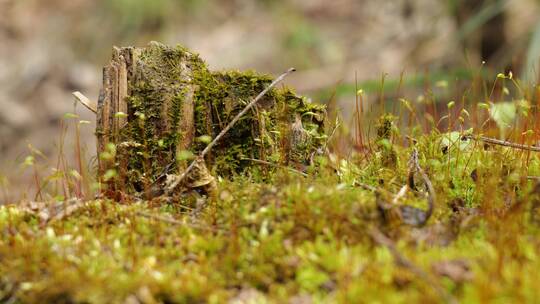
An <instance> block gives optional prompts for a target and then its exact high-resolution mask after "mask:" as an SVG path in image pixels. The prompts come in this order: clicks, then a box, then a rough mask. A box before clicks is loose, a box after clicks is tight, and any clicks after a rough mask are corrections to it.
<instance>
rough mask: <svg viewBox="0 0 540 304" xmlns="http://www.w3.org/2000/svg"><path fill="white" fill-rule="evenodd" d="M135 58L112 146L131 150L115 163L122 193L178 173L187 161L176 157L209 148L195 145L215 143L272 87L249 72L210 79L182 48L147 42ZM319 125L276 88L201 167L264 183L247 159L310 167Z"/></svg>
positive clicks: (321, 114) (299, 100)
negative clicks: (122, 116) (122, 165)
mask: <svg viewBox="0 0 540 304" xmlns="http://www.w3.org/2000/svg"><path fill="white" fill-rule="evenodd" d="M133 53H134V54H135V55H134V56H133V58H134V59H133V67H132V75H130V76H128V92H129V93H128V95H129V96H128V98H127V108H128V117H127V125H126V126H124V127H123V128H122V129H121V130H120V136H119V140H118V142H117V144H120V146H122V143H124V145H126V143H128V144H127V146H129V149H124V151H123V152H122V151H121V152H120V153H119V154H118V155H119V157H120V158H121V159H120V160H118V159H117V164H118V163H121V162H122V161H126V160H127V168H125V169H124V170H123V171H125V172H126V175H127V176H126V180H125V181H124V184H126V186H127V187H128V190H129V189H130V187H131V188H132V189H131V190H135V191H142V190H144V188H145V187H147V185H152V184H155V182H156V180H157V179H159V178H160V176H163V174H164V173H174V172H178V171H180V170H181V169H182V168H183V167H185V166H186V164H187V161H189V159H188V160H181V161H180V162H178V161H177V158H178V157H177V156H178V155H179V154H185V152H186V151H189V152H190V153H191V154H197V153H198V152H200V151H201V150H202V149H203V148H204V147H205V146H206V144H207V141H205V140H199V139H201V138H206V139H211V138H214V137H215V136H216V135H217V134H218V133H219V132H220V131H221V130H222V129H223V128H225V126H226V125H227V123H229V122H230V121H231V120H232V118H233V117H234V116H235V115H236V114H238V113H239V112H240V111H241V110H242V109H243V108H244V107H245V106H246V105H247V103H248V102H250V101H251V100H252V99H253V98H254V97H255V96H256V95H258V94H259V93H260V92H261V91H262V90H264V88H266V87H267V86H268V85H269V84H270V83H271V82H272V77H270V76H268V75H260V74H257V73H255V72H252V71H248V72H238V71H225V72H212V71H210V70H208V68H207V66H206V64H205V63H204V62H203V61H202V60H201V59H200V58H199V57H198V56H197V55H196V54H193V53H191V52H189V51H188V50H186V49H185V48H183V47H181V46H178V47H175V48H172V47H168V46H165V45H162V44H158V43H152V44H150V45H149V46H148V47H147V48H143V49H134V51H133ZM324 120H325V108H324V107H323V106H320V105H315V104H312V103H310V102H309V101H308V100H307V99H305V98H303V97H299V96H297V95H296V94H295V93H294V92H293V91H292V90H290V89H288V88H284V89H275V88H274V89H272V90H270V91H269V92H268V94H267V95H266V96H265V97H263V99H262V100H260V102H259V103H258V104H257V105H256V106H255V107H254V108H253V110H252V111H251V112H250V113H248V114H246V115H245V116H244V117H242V118H241V120H240V121H239V122H238V123H237V124H236V125H235V126H234V128H233V129H232V130H231V131H230V132H229V133H227V135H226V136H225V137H224V138H223V139H222V140H221V141H220V142H219V143H218V144H217V145H216V146H215V147H214V149H213V150H212V153H210V154H209V155H208V156H207V158H206V163H207V166H208V167H209V168H210V169H211V171H212V172H214V173H215V174H217V175H220V176H231V175H234V174H248V175H251V176H254V177H264V176H265V174H263V175H261V174H260V173H264V172H262V171H260V170H259V169H258V168H256V167H258V166H259V165H257V166H254V163H253V162H251V161H249V160H246V159H257V160H263V161H270V162H273V163H276V164H280V165H292V166H296V167H299V166H300V167H301V166H306V165H309V163H310V162H311V159H312V156H313V155H314V153H316V151H317V149H318V148H320V147H321V146H322V145H323V143H324V139H325V134H324ZM299 134H300V135H301V136H300V137H298V135H299ZM122 159H123V160H122ZM268 170H270V168H266V171H268Z"/></svg>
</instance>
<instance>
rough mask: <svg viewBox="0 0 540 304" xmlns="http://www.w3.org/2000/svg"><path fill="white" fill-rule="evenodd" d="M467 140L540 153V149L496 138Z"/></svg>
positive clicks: (472, 137)
mask: <svg viewBox="0 0 540 304" xmlns="http://www.w3.org/2000/svg"><path fill="white" fill-rule="evenodd" d="M465 138H470V139H473V140H479V141H482V142H485V143H486V144H490V145H497V146H503V147H509V148H514V149H520V150H527V151H534V152H540V147H536V146H529V145H522V144H518V143H513V142H510V141H506V140H500V139H495V138H490V137H485V136H474V135H466V136H465Z"/></svg>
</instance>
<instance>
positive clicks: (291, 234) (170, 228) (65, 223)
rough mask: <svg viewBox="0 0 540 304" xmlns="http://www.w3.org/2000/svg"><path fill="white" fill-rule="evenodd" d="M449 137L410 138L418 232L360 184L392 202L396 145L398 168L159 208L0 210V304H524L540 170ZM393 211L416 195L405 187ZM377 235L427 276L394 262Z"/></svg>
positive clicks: (228, 191)
mask: <svg viewBox="0 0 540 304" xmlns="http://www.w3.org/2000/svg"><path fill="white" fill-rule="evenodd" d="M454 135H455V134H454ZM454 135H452V134H439V133H436V132H434V133H431V134H429V135H424V136H421V137H418V138H417V144H416V148H417V149H418V152H419V158H420V159H419V162H420V165H421V167H422V168H423V169H424V170H425V171H426V173H427V175H428V176H429V177H430V179H431V180H432V182H433V184H434V187H435V189H436V193H437V201H436V206H435V211H434V214H433V216H432V217H431V218H430V220H429V222H428V224H427V225H426V226H424V227H422V228H411V227H408V226H406V225H403V224H400V223H399V221H398V222H397V223H392V224H389V223H383V222H381V219H380V217H379V215H378V213H377V204H376V200H377V196H376V195H375V194H374V193H373V192H371V191H369V190H365V189H364V188H361V187H358V186H357V185H358V184H368V185H371V186H375V187H378V188H380V189H383V190H384V191H388V192H391V193H397V192H398V190H399V189H400V187H401V186H402V185H404V184H406V183H407V161H408V159H409V157H410V154H411V152H412V147H406V146H401V145H394V147H393V149H394V150H393V151H395V156H396V159H397V161H396V162H395V164H394V166H395V167H394V168H393V169H389V168H388V167H385V165H384V164H385V160H384V153H381V152H374V153H372V154H370V155H367V156H364V157H360V156H358V157H352V158H350V159H348V160H345V159H342V160H336V159H335V158H334V157H326V156H320V157H318V158H317V159H316V165H314V166H312V167H309V168H308V169H307V172H308V174H309V176H308V177H307V178H305V177H302V176H300V175H298V174H294V173H291V172H288V171H287V170H278V171H277V172H276V173H275V174H274V175H273V176H272V178H271V180H270V181H268V182H266V183H260V182H253V180H251V179H250V178H249V177H240V176H238V177H236V178H234V179H233V180H226V179H224V180H221V181H220V182H219V183H218V192H217V196H216V197H215V198H210V199H205V198H202V197H197V195H196V194H193V195H191V196H186V197H185V198H184V199H182V200H181V201H177V202H173V203H170V204H164V203H160V202H159V200H155V201H152V202H147V201H139V202H135V201H134V202H126V203H123V204H119V203H116V202H113V201H107V200H97V201H90V202H88V204H87V206H85V207H83V208H81V209H80V210H79V211H77V212H76V213H74V214H72V215H70V216H68V217H66V218H64V219H62V220H60V221H56V222H52V223H49V224H42V223H40V221H39V220H38V218H37V217H35V216H34V215H31V214H28V213H25V212H23V211H21V210H20V209H19V208H18V207H17V206H4V207H0V235H1V237H0V273H1V274H2V275H1V276H0V301H2V302H10V303H201V302H209V303H222V302H227V301H237V302H240V303H284V302H287V301H291V302H293V303H327V302H341V303H358V302H383V303H411V302H415V303H418V302H422V303H435V302H443V301H445V298H443V297H442V296H441V294H440V293H438V292H436V290H437V289H436V288H441V289H442V290H444V293H447V296H448V297H452V298H455V299H457V300H459V301H462V302H463V303H486V302H500V303H510V302H514V303H525V302H528V303H532V302H535V301H536V300H537V299H538V297H539V296H540V283H539V281H538V280H537V277H538V269H540V234H539V232H540V227H539V226H538V225H539V224H538V223H535V222H534V212H537V210H535V209H534V208H533V207H534V206H535V205H537V204H538V199H539V198H538V196H540V194H539V193H536V192H535V191H538V189H536V190H535V189H534V184H535V183H534V182H533V181H530V180H527V179H525V178H524V176H525V175H535V174H538V173H540V162H539V161H540V159H539V157H538V156H537V155H535V154H531V155H528V154H529V153H527V152H523V151H516V150H513V149H509V148H506V147H489V148H486V147H484V145H482V144H479V143H477V142H475V141H472V140H465V139H461V138H460V137H459V136H457V137H456V136H454ZM451 138H454V140H452V139H451ZM456 138H457V141H456V140H455V139H456ZM525 169H527V172H526V173H525V171H524V170H525ZM473 172H474V173H473ZM195 201H198V202H199V203H194V202H195ZM201 202H204V204H202V203H201ZM398 204H408V205H415V206H417V207H419V208H425V204H426V199H425V197H424V195H422V194H421V193H416V194H415V193H412V192H408V193H407V194H406V195H405V196H404V197H403V198H402V199H401V200H400V201H399V202H398ZM531 211H532V212H533V213H531ZM172 219H174V220H172ZM374 227H377V229H380V230H381V231H384V232H385V233H387V234H388V235H390V236H391V237H392V238H393V239H394V241H395V244H396V247H397V249H398V252H399V254H400V255H402V257H404V258H406V259H408V260H409V261H410V262H411V263H412V264H413V265H414V266H415V267H417V268H419V269H421V270H422V271H423V272H425V273H426V274H427V278H426V277H423V276H421V275H418V274H417V273H416V272H415V271H414V270H413V269H411V268H410V267H404V266H403V265H400V264H397V263H396V260H395V257H394V256H393V255H392V253H391V251H389V249H388V248H387V247H385V246H383V245H381V244H379V243H377V242H375V241H374V240H373V238H372V237H371V236H370V233H369V231H371V229H374ZM447 300H448V298H447ZM242 301H244V302H242ZM294 301H297V302H294Z"/></svg>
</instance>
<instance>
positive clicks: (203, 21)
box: [0, 0, 540, 202]
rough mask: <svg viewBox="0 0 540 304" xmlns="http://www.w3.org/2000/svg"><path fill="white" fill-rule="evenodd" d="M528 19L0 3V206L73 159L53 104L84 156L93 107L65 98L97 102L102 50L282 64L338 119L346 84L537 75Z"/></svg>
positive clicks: (456, 6)
mask: <svg viewBox="0 0 540 304" xmlns="http://www.w3.org/2000/svg"><path fill="white" fill-rule="evenodd" d="M539 16H540V1H537V0H391V1H384V0H382V1H381V0H332V1H328V0H259V1H255V0H138V1H136V0H47V1H42V0H41V1H40V0H0V202H2V201H7V200H13V199H16V198H19V197H21V193H25V192H26V189H29V187H31V185H30V184H31V181H32V180H33V179H34V178H37V177H36V174H37V173H36V171H35V170H33V169H32V165H33V163H34V162H37V161H38V160H39V161H40V163H44V164H45V163H49V164H53V165H54V164H55V163H56V162H58V161H59V159H61V158H60V157H58V155H59V153H60V154H62V155H63V156H62V159H64V156H65V159H68V160H69V159H72V158H73V154H74V151H75V150H76V149H74V143H75V136H74V135H73V132H71V133H70V130H71V131H73V130H74V129H75V128H76V126H75V125H77V124H69V123H66V119H69V117H71V116H67V118H66V115H65V113H76V114H77V115H79V119H83V120H87V121H88V122H87V123H85V124H78V125H77V126H78V127H80V132H81V133H80V134H81V142H82V143H83V147H82V148H83V153H85V154H86V155H87V158H88V159H91V158H92V156H93V155H95V143H94V138H93V131H94V127H95V121H94V115H93V114H92V113H91V112H89V111H88V110H86V109H84V108H82V107H81V106H80V105H79V106H76V105H75V102H74V98H73V96H72V95H71V93H72V92H73V91H81V92H82V93H83V94H85V95H86V96H87V97H89V98H90V99H91V100H97V96H98V93H99V88H100V83H101V67H102V66H103V65H105V64H106V63H107V61H108V60H109V58H110V54H111V47H112V46H113V45H117V46H128V45H134V46H144V45H146V44H147V43H148V42H149V41H151V40H157V41H161V42H163V43H167V44H182V45H184V46H187V47H188V48H190V49H192V50H193V51H194V52H198V53H199V54H200V55H201V57H202V58H203V59H204V60H206V61H207V62H208V64H209V66H210V68H211V69H214V70H219V69H240V70H245V69H255V70H257V71H259V72H262V73H269V74H274V75H277V74H279V73H281V72H283V71H285V70H286V69H287V68H289V67H291V66H294V67H296V68H297V69H298V72H297V73H296V74H295V75H294V76H291V77H290V78H289V79H288V80H287V82H288V84H289V85H291V86H293V87H295V88H296V90H297V91H298V92H299V93H300V94H303V95H306V96H308V97H310V98H311V99H312V100H313V101H314V102H321V103H328V102H329V101H330V100H333V101H335V102H336V104H337V106H338V108H339V109H341V111H342V112H343V113H345V114H346V113H347V112H351V111H350V109H353V108H352V107H354V101H355V92H356V88H357V87H359V88H362V89H363V90H364V91H365V92H366V94H367V96H368V98H369V96H370V94H381V92H384V94H386V95H387V96H391V94H392V92H394V91H395V90H396V87H398V84H400V85H399V90H410V91H412V92H416V91H419V92H421V91H422V90H423V89H424V88H425V82H426V81H425V80H426V79H427V78H429V79H431V80H433V81H434V82H435V83H439V84H444V81H452V80H455V79H465V80H466V79H468V78H471V72H470V71H475V70H476V69H478V68H480V67H481V66H483V67H482V69H483V71H486V73H499V72H508V71H509V70H512V71H513V73H514V75H519V76H520V77H521V78H522V79H524V80H525V81H529V82H534V81H536V77H537V75H538V73H537V72H536V71H537V69H538V59H539V56H540V23H539V21H540V20H539ZM483 61H485V63H484V64H483V63H482V62H483ZM493 75H495V74H493ZM382 78H384V79H385V80H384V83H385V85H384V86H382V85H381V83H382V81H381V79H382ZM387 91H388V92H387ZM66 127H70V128H71V129H70V130H69V129H68V130H67V131H66V130H65V128H66ZM63 137H65V138H63ZM59 151H60V152H59ZM29 155H32V156H33V157H32V158H28V156H29ZM40 174H48V173H40ZM32 193H33V192H32ZM30 198H33V197H30Z"/></svg>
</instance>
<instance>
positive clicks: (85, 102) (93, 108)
mask: <svg viewBox="0 0 540 304" xmlns="http://www.w3.org/2000/svg"><path fill="white" fill-rule="evenodd" d="M71 94H73V96H74V97H75V99H77V101H78V102H80V103H81V104H82V105H83V106H84V107H85V108H87V109H88V110H90V111H92V112H94V114H97V106H96V105H95V104H94V103H93V102H92V101H90V99H88V97H86V96H84V95H83V94H82V93H81V92H79V91H76V92H73V93H71Z"/></svg>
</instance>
